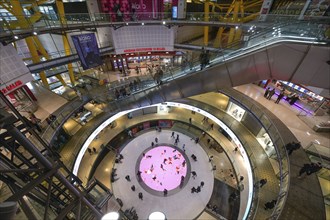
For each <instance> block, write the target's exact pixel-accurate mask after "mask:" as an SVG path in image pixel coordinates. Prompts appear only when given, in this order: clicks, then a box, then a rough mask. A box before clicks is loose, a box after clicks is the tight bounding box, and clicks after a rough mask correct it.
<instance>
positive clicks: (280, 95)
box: [275, 90, 284, 104]
mask: <svg viewBox="0 0 330 220" xmlns="http://www.w3.org/2000/svg"><path fill="white" fill-rule="evenodd" d="M283 97H284V90H282V91H281V93H280V94H279V95H278V97H277V99H276V101H275V104H278V103H279V102H280V101H281V99H282V98H283Z"/></svg>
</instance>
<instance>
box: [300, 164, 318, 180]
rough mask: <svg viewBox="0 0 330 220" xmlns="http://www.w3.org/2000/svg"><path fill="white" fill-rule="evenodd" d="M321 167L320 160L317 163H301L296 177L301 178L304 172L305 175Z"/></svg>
mask: <svg viewBox="0 0 330 220" xmlns="http://www.w3.org/2000/svg"><path fill="white" fill-rule="evenodd" d="M321 169H322V164H321V163H320V162H318V163H310V164H309V163H306V164H304V165H303V167H302V168H301V169H300V170H299V175H298V179H302V178H303V177H304V176H305V174H306V175H307V176H309V175H311V174H312V173H316V172H318V171H319V170H321Z"/></svg>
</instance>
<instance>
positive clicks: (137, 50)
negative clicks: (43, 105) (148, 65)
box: [124, 47, 166, 53]
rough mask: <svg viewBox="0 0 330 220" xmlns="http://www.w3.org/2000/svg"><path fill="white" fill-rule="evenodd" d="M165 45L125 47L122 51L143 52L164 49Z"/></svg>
mask: <svg viewBox="0 0 330 220" xmlns="http://www.w3.org/2000/svg"><path fill="white" fill-rule="evenodd" d="M165 50H166V48H165V47H145V48H136V49H125V50H124V53H133V52H142V51H143V52H145V51H165Z"/></svg>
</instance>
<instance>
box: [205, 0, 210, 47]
mask: <svg viewBox="0 0 330 220" xmlns="http://www.w3.org/2000/svg"><path fill="white" fill-rule="evenodd" d="M209 20H210V5H209V0H206V1H205V2H204V21H209ZM208 44H209V26H204V46H208Z"/></svg>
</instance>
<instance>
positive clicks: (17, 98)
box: [1, 80, 38, 112]
mask: <svg viewBox="0 0 330 220" xmlns="http://www.w3.org/2000/svg"><path fill="white" fill-rule="evenodd" d="M1 92H2V93H3V94H4V95H5V96H6V98H7V99H8V100H9V101H10V102H11V103H12V104H13V106H15V108H16V109H17V110H18V111H20V112H35V111H36V110H37V109H38V105H37V103H36V101H37V99H36V97H35V96H34V95H33V93H32V92H31V90H30V89H29V87H28V86H26V85H22V82H21V81H20V80H18V81H16V82H14V83H13V84H10V85H8V86H6V87H4V88H2V89H1ZM7 110H8V111H10V110H9V108H8V109H7Z"/></svg>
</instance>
